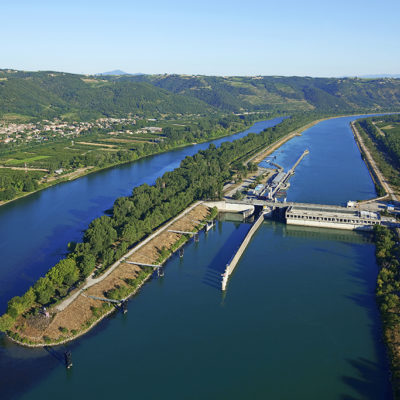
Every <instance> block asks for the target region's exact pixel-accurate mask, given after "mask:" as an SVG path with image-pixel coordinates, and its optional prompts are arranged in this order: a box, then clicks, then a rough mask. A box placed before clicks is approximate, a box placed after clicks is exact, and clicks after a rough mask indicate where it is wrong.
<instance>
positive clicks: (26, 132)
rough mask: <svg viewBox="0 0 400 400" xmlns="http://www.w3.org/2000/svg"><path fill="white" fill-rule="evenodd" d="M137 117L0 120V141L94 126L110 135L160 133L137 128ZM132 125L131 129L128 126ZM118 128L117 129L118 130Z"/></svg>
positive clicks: (50, 135)
mask: <svg viewBox="0 0 400 400" xmlns="http://www.w3.org/2000/svg"><path fill="white" fill-rule="evenodd" d="M136 119H137V117H128V118H99V119H97V120H96V121H93V122H66V121H61V120H59V119H54V120H52V121H49V120H42V121H40V122H29V123H15V122H14V123H11V122H5V121H0V143H11V142H14V143H26V142H30V141H38V142H43V141H47V140H49V139H50V138H55V137H63V136H66V137H76V136H79V135H82V134H84V133H86V132H88V131H90V130H91V129H93V128H99V129H105V130H107V131H109V132H108V133H109V134H110V135H117V134H119V133H127V134H134V133H135V134H140V133H160V132H161V131H162V128H159V127H156V126H149V127H145V128H141V129H135V124H136ZM121 124H122V125H124V126H125V128H124V130H123V131H121V130H120V127H119V130H118V127H117V126H118V125H121ZM127 125H128V126H129V127H132V128H131V129H129V128H127ZM116 128H117V130H116Z"/></svg>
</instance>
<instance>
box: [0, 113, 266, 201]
mask: <svg viewBox="0 0 400 400" xmlns="http://www.w3.org/2000/svg"><path fill="white" fill-rule="evenodd" d="M265 117H266V114H252V115H242V116H236V115H232V114H231V115H222V114H219V115H216V116H210V117H202V118H200V117H196V118H195V117H190V118H189V117H186V118H180V119H178V120H162V121H160V122H157V123H154V122H152V124H153V125H154V124H155V125H157V126H158V127H159V129H160V131H161V129H162V131H161V132H159V133H154V134H151V133H146V134H139V135H132V134H130V133H126V132H125V131H126V130H127V129H138V128H141V127H142V128H143V127H145V126H146V122H147V121H143V120H138V119H136V121H135V124H130V125H121V124H119V125H117V126H114V127H113V128H114V129H120V130H121V131H120V132H119V133H118V135H115V134H114V133H113V135H111V136H110V134H109V130H107V129H98V128H92V129H89V130H87V131H86V132H85V133H84V134H81V135H79V136H78V137H74V138H73V139H74V140H73V141H72V145H71V137H68V138H67V137H60V136H56V137H46V142H38V143H22V144H15V143H8V144H0V165H2V166H4V168H0V201H7V200H11V199H14V198H16V197H19V196H21V195H24V194H26V193H30V192H34V191H36V190H39V189H43V188H46V187H48V186H50V185H53V184H55V183H58V182H61V181H64V180H66V179H68V178H69V177H70V176H71V174H74V173H75V174H76V175H75V176H74V177H78V176H82V175H83V174H87V173H89V172H94V171H97V170H99V169H103V168H107V167H111V166H114V165H118V164H122V163H127V162H132V161H135V160H138V159H140V158H143V157H146V156H149V155H155V154H158V153H161V152H165V151H169V150H172V149H175V148H177V147H180V146H184V145H188V144H190V143H193V142H197V143H201V142H204V141H208V140H211V139H215V138H219V137H222V136H226V135H229V134H232V133H234V132H238V131H240V130H243V129H244V128H246V127H248V126H251V125H252V124H253V123H254V121H256V120H258V119H260V118H261V119H265ZM147 124H148V122H147ZM128 132H130V131H128ZM15 167H17V168H21V170H15V169H12V168H15ZM25 167H26V171H24V170H23V169H24V168H25ZM30 169H40V171H34V170H30ZM54 171H57V172H56V173H55V172H54ZM60 172H61V173H60Z"/></svg>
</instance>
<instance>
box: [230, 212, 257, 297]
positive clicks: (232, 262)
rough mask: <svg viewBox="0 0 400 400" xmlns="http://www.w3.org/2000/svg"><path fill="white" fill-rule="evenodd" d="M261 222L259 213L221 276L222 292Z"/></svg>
mask: <svg viewBox="0 0 400 400" xmlns="http://www.w3.org/2000/svg"><path fill="white" fill-rule="evenodd" d="M263 221H264V214H263V213H261V214H260V215H259V216H258V218H257V219H256V221H255V222H254V223H253V225H252V226H251V228H250V230H249V232H248V233H247V235H246V236H245V238H244V239H243V242H242V243H241V244H240V246H239V248H238V249H237V251H236V253H235V254H234V255H233V257H232V259H231V260H230V261H229V263H228V264H227V265H226V268H225V271H224V273H223V274H222V290H226V285H227V283H228V279H229V276H230V275H231V274H232V272H233V271H234V269H235V267H236V265H237V263H238V262H239V260H240V257H242V255H243V253H244V251H245V250H246V247H247V246H248V245H249V243H250V240H251V238H252V237H253V235H254V234H255V233H256V232H257V229H258V228H259V227H260V226H261V224H262V222H263Z"/></svg>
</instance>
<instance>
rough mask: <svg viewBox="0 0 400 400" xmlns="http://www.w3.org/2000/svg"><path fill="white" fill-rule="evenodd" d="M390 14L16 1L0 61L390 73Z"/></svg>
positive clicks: (289, 5)
mask: <svg viewBox="0 0 400 400" xmlns="http://www.w3.org/2000/svg"><path fill="white" fill-rule="evenodd" d="M388 11H390V12H388ZM398 12H400V4H399V2H398V1H395V0H386V1H385V2H384V5H383V6H379V7H378V6H375V4H373V3H372V2H370V4H365V2H362V1H361V0H354V1H353V2H351V3H350V4H349V2H348V1H345V0H338V1H337V2H336V3H335V5H334V6H332V5H331V4H321V2H319V1H317V0H305V1H304V2H302V3H301V4H299V3H298V2H296V1H295V0H288V1H287V2H286V4H285V8H284V9H283V8H282V7H281V6H279V5H277V4H275V3H273V2H270V1H267V2H265V1H260V0H253V1H251V2H249V3H248V4H247V6H246V7H245V8H243V6H242V4H241V3H240V2H239V1H237V0H233V1H229V2H228V1H226V0H221V1H220V2H218V3H215V2H211V1H210V0H206V1H205V2H203V3H202V4H201V6H200V5H199V4H192V3H189V4H187V3H186V2H183V1H182V0H173V1H172V2H169V3H168V4H165V3H164V2H162V1H160V0H153V1H152V2H150V3H145V4H139V5H137V4H132V2H130V1H128V0H116V1H115V2H114V3H113V5H112V7H110V5H109V3H108V2H106V1H105V0H98V1H96V2H94V1H93V0H88V1H86V2H85V3H84V4H82V2H78V1H77V0H70V1H69V2H65V1H60V2H52V1H50V0H38V1H36V2H30V1H28V0H20V1H19V2H18V3H8V4H4V5H3V8H2V15H3V22H2V24H1V26H0V34H1V35H2V36H3V37H4V38H7V40H5V41H4V43H3V47H2V64H3V66H4V68H7V67H8V68H10V69H16V70H27V71H42V70H51V71H59V72H63V71H68V73H75V74H85V75H87V74H89V75H93V74H96V73H100V72H101V71H111V70H113V69H115V67H114V66H115V65H118V66H119V67H118V68H120V69H121V70H123V71H132V73H135V72H134V71H146V74H149V75H153V74H160V75H162V74H165V73H167V74H178V75H181V74H187V75H206V76H310V77H355V76H357V77H358V76H364V75H381V74H384V75H393V74H394V75H395V74H399V73H400V71H399V69H398V66H399V65H400V54H399V53H398V52H396V51H395V49H396V48H397V40H398V38H399V37H400V26H399V24H398V22H397V15H398ZM15 21H18V23H17V24H16V22H15ZM371 27H373V28H372V29H371ZM382 70H384V71H385V72H384V73H382Z"/></svg>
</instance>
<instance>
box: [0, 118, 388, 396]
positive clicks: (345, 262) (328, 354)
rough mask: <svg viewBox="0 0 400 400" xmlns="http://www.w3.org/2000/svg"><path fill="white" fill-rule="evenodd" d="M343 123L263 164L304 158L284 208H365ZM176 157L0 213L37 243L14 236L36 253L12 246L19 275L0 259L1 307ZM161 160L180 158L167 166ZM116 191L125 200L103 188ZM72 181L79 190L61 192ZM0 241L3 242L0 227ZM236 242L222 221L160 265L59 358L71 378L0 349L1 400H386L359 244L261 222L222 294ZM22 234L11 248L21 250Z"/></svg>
mask: <svg viewBox="0 0 400 400" xmlns="http://www.w3.org/2000/svg"><path fill="white" fill-rule="evenodd" d="M352 119H355V117H344V118H337V119H332V120H327V121H323V122H321V123H319V124H318V125H316V126H315V127H313V128H310V129H309V130H307V131H306V132H304V133H303V135H302V136H301V137H296V138H295V139H293V140H292V141H290V142H288V143H287V144H285V145H284V146H283V147H281V148H280V149H279V150H278V151H277V152H276V156H277V162H278V164H281V165H283V166H284V167H288V166H291V164H293V161H294V160H295V159H296V158H297V157H298V156H299V154H301V153H302V151H303V150H304V149H305V148H308V149H309V150H310V154H309V155H308V156H307V157H306V158H305V159H304V160H303V162H302V163H301V164H300V165H299V167H298V168H297V170H296V174H295V176H294V177H293V178H292V179H291V188H290V190H289V192H288V200H293V201H310V202H319V203H331V204H332V203H336V204H342V203H344V202H346V201H347V200H349V199H365V198H368V197H372V196H373V195H374V194H375V191H374V186H373V183H372V181H371V179H370V177H369V174H368V171H367V169H366V167H365V165H364V164H363V162H362V160H361V157H360V154H359V153H358V150H357V147H356V145H355V143H354V139H353V137H352V134H351V131H350V128H349V122H350V120H352ZM276 122H278V121H274V123H276ZM267 123H271V122H267ZM260 129H261V127H260ZM262 129H263V128H262ZM250 130H251V129H250ZM253 131H254V128H253ZM191 149H193V148H188V149H184V150H183V151H185V150H186V151H189V150H191ZM193 150H194V149H193ZM180 151H182V150H180ZM180 151H179V152H180ZM195 151H197V150H195ZM195 151H194V152H195ZM179 152H172V153H168V154H165V155H161V156H157V157H162V156H165V157H166V158H165V160H164V161H165V164H162V161H163V160H159V159H157V157H154V158H155V159H156V160H159V161H156V162H155V164H156V165H154V166H153V165H152V160H153V159H154V158H152V159H147V160H144V162H146V161H148V162H149V163H150V164H149V165H148V166H147V167H146V166H143V168H142V170H140V168H141V166H140V165H138V166H137V167H136V168H138V169H137V170H135V176H132V175H133V171H131V172H129V171H125V168H128V169H129V168H135V164H133V165H131V166H124V167H122V168H121V167H118V168H116V169H115V170H114V169H113V170H110V171H106V172H105V173H110V174H111V175H110V178H109V180H103V181H102V176H101V174H100V175H99V176H96V175H93V176H88V177H86V178H83V180H78V181H75V182H72V183H69V184H67V185H71V186H67V185H64V187H67V189H66V190H65V192H66V193H65V194H64V196H67V197H68V196H69V195H70V196H71V197H72V199H75V198H76V197H78V199H75V201H73V206H72V207H71V208H69V207H68V205H69V201H68V200H65V203H61V205H58V203H57V201H62V199H63V198H62V197H61V195H60V197H57V189H58V190H62V189H63V186H60V187H55V188H52V189H50V190H49V192H48V191H45V192H42V193H41V195H43V196H46V195H47V193H50V195H49V198H48V204H47V207H46V204H43V205H42V206H40V204H41V203H40V194H38V197H37V198H35V199H32V203H29V202H28V203H26V204H25V203H23V202H22V203H19V202H16V203H14V205H13V206H14V207H15V209H13V207H12V206H11V207H9V208H8V210H9V212H5V211H3V210H1V212H3V214H1V215H0V220H1V219H2V218H7V217H8V218H12V215H14V219H10V220H8V221H9V222H7V223H11V221H15V223H19V224H20V225H19V226H20V227H21V226H23V223H24V221H23V219H24V218H28V220H27V221H25V224H26V225H27V227H29V226H30V221H32V222H34V223H35V224H36V228H37V232H38V233H37V235H38V236H39V238H36V236H35V229H34V228H33V229H32V230H29V229H28V228H27V230H28V232H27V233H26V235H27V236H29V234H31V235H33V237H31V238H30V240H32V241H34V242H35V241H36V240H38V241H39V243H38V247H36V246H35V243H33V244H32V247H29V246H28V247H27V248H26V249H25V247H24V244H23V245H22V246H19V248H23V249H24V250H23V251H19V253H23V254H19V257H21V258H22V259H23V261H24V264H23V266H19V262H18V260H17V259H16V258H14V256H12V257H11V256H10V259H9V261H10V262H9V263H7V260H8V259H6V261H4V258H3V260H2V270H1V275H2V279H1V280H0V282H1V285H2V286H1V289H0V290H1V291H0V293H1V297H0V299H1V301H2V304H3V306H4V302H5V301H6V298H7V297H8V296H9V294H10V292H11V295H12V294H14V293H19V292H20V289H21V288H23V284H22V286H19V285H20V284H19V283H18V281H19V280H22V281H23V282H25V284H28V285H29V283H28V282H29V279H31V280H32V279H35V278H36V277H37V276H39V275H40V274H41V273H43V272H44V270H46V269H47V268H48V265H49V264H50V265H51V262H52V261H53V260H54V259H57V257H60V256H61V254H62V252H63V251H64V249H65V243H66V241H69V240H76V239H78V238H79V237H80V234H81V233H80V230H82V229H84V227H85V226H86V225H87V224H88V222H90V220H91V219H92V218H94V217H96V216H98V215H100V214H101V213H102V212H103V211H104V210H105V209H107V208H109V207H110V205H111V204H112V202H113V200H114V199H115V197H117V196H119V195H124V194H127V193H128V192H129V190H128V191H127V190H126V187H132V186H134V185H137V184H140V183H143V182H148V183H152V182H153V181H154V180H155V178H156V177H157V176H159V175H161V174H162V173H163V172H164V170H162V168H174V167H175V166H177V164H179V161H180V159H181V158H183V157H184V156H185V155H186V154H185V155H183V154H181V153H179ZM174 154H175V156H176V157H177V158H179V155H180V156H181V158H179V159H178V160H176V161H174V160H173V156H174ZM192 154H193V153H192ZM168 163H169V164H168ZM166 165H169V167H166ZM157 168H158V169H157ZM115 171H116V172H115ZM140 171H142V175H141V177H139V175H140ZM113 174H115V175H113ZM125 175H126V177H125ZM124 177H125V181H124V183H125V185H126V187H125V186H124V185H118V182H116V181H118V179H119V178H121V182H122V180H123V179H124ZM91 179H92V180H94V182H91ZM96 179H99V181H96ZM129 179H131V181H129ZM84 180H86V183H85V181H84ZM80 181H82V187H80V188H75V189H74V186H73V185H74V184H77V183H78V182H80ZM91 184H92V185H93V192H92V190H91ZM108 185H109V186H110V188H109V186H108ZM97 187H99V190H98V192H95V190H94V188H97ZM53 191H55V193H54V192H53ZM91 194H93V198H92V197H91ZM80 196H81V197H82V202H83V205H82V207H81V208H80V201H79V197H80ZM23 201H25V199H24V200H23ZM18 204H21V206H20V211H19V212H20V213H21V214H22V215H21V216H19V215H18V214H19V213H18ZM52 205H54V207H56V205H57V207H59V208H60V209H59V210H58V212H56V211H51V208H52ZM47 209H49V211H48V212H49V214H47V216H46V218H51V217H53V218H54V219H58V221H56V222H54V221H52V222H51V224H52V226H51V227H48V228H47V220H46V219H45V218H42V219H40V217H38V218H37V219H35V216H31V215H30V213H32V212H33V213H34V212H38V213H39V212H40V211H41V210H42V211H46V210H47ZM75 210H76V212H75ZM52 212H54V214H51V213H52ZM24 213H25V214H24ZM58 213H60V217H58ZM87 214H90V217H87ZM41 221H42V222H41ZM40 224H42V225H43V231H44V233H43V235H42V234H40V235H39V233H40V232H42V229H41V225H40ZM74 224H76V225H77V226H74ZM1 229H2V230H4V231H3V232H2V234H6V233H7V232H8V230H6V229H5V228H4V225H3V222H2V223H1ZM247 230H248V226H247V225H246V224H241V223H238V222H235V221H229V220H222V221H219V222H218V224H217V225H216V227H215V228H214V229H213V230H212V231H210V232H209V233H208V234H207V235H202V236H201V238H200V242H199V243H190V244H189V245H188V246H187V247H186V250H185V256H184V258H183V259H179V258H178V257H176V258H172V259H171V260H170V261H169V262H168V264H167V267H166V274H165V276H164V277H163V278H160V279H153V280H152V281H150V282H149V283H148V284H146V285H145V286H144V287H143V288H142V290H141V291H140V293H139V294H138V295H137V296H135V297H134V298H132V299H131V300H130V301H129V312H128V314H126V315H122V314H115V315H113V316H112V317H111V318H108V319H107V320H105V321H103V322H102V323H101V324H99V325H98V326H97V327H96V328H95V329H94V330H93V331H92V332H90V333H89V334H88V335H86V336H85V337H83V338H81V339H79V340H77V341H76V342H74V343H72V344H71V345H69V346H68V348H70V349H71V350H72V355H73V362H74V367H73V368H72V370H69V371H66V370H65V368H64V366H63V364H62V360H61V359H60V356H61V355H62V351H63V350H64V347H60V348H54V349H47V350H46V349H35V350H31V349H24V348H22V347H19V346H16V345H13V344H12V343H10V342H9V341H8V340H6V339H5V338H2V339H1V344H0V346H1V347H0V356H1V357H0V394H1V395H2V396H1V398H6V399H8V398H10V399H11V398H23V399H30V400H31V399H40V398H48V397H53V396H54V397H57V398H59V399H70V398H71V397H74V396H75V397H76V396H79V398H83V397H88V398H99V399H103V398H110V397H114V396H116V395H117V396H118V397H120V396H124V397H125V396H129V397H133V396H135V397H137V398H139V399H159V398H163V399H204V398H208V399H225V398H226V399H228V398H229V399H243V398H250V399H304V400H306V399H307V400H309V399H318V400H319V399H390V386H389V381H388V370H387V365H386V361H385V353H384V348H383V345H382V343H381V341H380V335H381V333H380V323H379V315H378V310H377V307H376V304H375V299H374V289H375V280H376V275H377V265H376V262H375V258H374V245H373V244H372V243H371V238H370V236H368V235H367V234H360V233H354V232H343V231H336V230H324V229H305V228H299V227H287V226H285V225H283V224H280V223H274V222H265V223H264V224H263V225H262V226H261V228H260V229H259V230H258V232H257V233H256V235H255V236H254V238H253V240H252V242H251V243H250V245H249V247H248V248H247V250H246V252H245V254H244V256H243V258H242V259H241V261H240V262H239V264H238V266H237V268H236V270H235V272H234V274H233V275H232V276H231V279H230V281H229V284H228V288H227V291H226V293H224V294H222V293H221V291H220V290H219V288H220V274H221V272H222V271H223V269H224V265H225V263H226V262H227V261H228V260H229V258H230V257H231V255H232V253H233V251H234V249H235V248H236V247H237V246H238V244H239V243H240V241H241V239H242V238H243V236H244V235H245V233H246V232H247ZM66 231H67V232H66ZM22 232H23V233H21V236H22V238H21V241H22V243H25V242H24V240H25V241H26V243H28V244H29V243H30V242H29V238H25V232H24V230H23V229H22ZM58 236H63V237H64V236H65V237H64V241H63V242H62V241H59V238H58ZM17 239H18V237H13V238H12V239H9V241H8V246H10V245H12V246H14V250H15V248H16V247H17V243H18V240H17ZM53 241H54V244H52V243H53ZM2 245H3V243H2ZM4 249H5V250H6V251H7V249H6V248H5V247H4ZM2 251H3V249H2ZM35 252H38V255H35ZM10 253H11V252H10ZM6 254H8V253H6ZM38 258H40V259H41V260H46V262H47V266H43V265H42V264H43V263H44V261H42V263H41V262H40V261H38ZM12 263H15V264H13V267H10V266H9V265H10V264H12ZM27 265H28V267H27ZM3 269H5V271H3ZM10 275H11V276H10ZM3 279H6V280H9V284H8V285H7V284H6V283H5V282H3ZM9 285H11V286H12V287H13V288H14V292H12V288H9V287H8V286H9Z"/></svg>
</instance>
